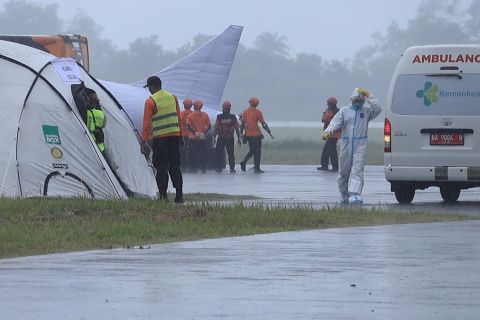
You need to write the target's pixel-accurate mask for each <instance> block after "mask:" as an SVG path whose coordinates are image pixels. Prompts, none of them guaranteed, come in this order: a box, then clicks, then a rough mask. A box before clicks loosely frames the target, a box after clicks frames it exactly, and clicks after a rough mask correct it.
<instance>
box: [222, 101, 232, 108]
mask: <svg viewBox="0 0 480 320" xmlns="http://www.w3.org/2000/svg"><path fill="white" fill-rule="evenodd" d="M231 107H232V103H231V102H230V101H229V100H225V101H223V103H222V108H226V109H230V108H231Z"/></svg>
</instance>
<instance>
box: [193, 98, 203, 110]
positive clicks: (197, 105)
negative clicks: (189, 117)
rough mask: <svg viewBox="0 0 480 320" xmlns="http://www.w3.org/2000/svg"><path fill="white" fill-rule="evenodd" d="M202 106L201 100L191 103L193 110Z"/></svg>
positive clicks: (200, 108)
mask: <svg viewBox="0 0 480 320" xmlns="http://www.w3.org/2000/svg"><path fill="white" fill-rule="evenodd" d="M202 107H203V102H202V100H195V102H194V103H193V108H194V109H195V110H202Z"/></svg>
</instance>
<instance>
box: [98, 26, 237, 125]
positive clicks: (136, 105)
mask: <svg viewBox="0 0 480 320" xmlns="http://www.w3.org/2000/svg"><path fill="white" fill-rule="evenodd" d="M242 30H243V27H241V26H230V27H228V28H227V29H226V30H225V31H224V32H222V33H221V34H219V35H218V36H216V37H215V38H213V39H211V40H210V41H209V42H207V43H206V44H204V45H203V46H201V47H200V48H198V49H197V50H195V51H194V52H192V53H191V54H189V55H188V56H186V57H185V58H183V59H182V60H180V61H178V62H176V63H174V64H172V65H171V66H169V67H167V68H165V69H163V70H161V71H159V72H157V73H154V74H152V75H157V76H159V77H160V79H161V80H162V87H163V89H166V90H168V91H170V92H172V93H173V94H175V95H176V96H177V97H178V98H179V101H180V102H181V101H183V100H184V99H186V98H190V99H192V100H196V99H200V100H202V101H203V103H204V104H203V108H202V111H204V112H207V113H208V114H209V115H210V117H211V118H214V117H216V115H217V113H218V111H217V110H219V106H220V104H221V99H222V95H223V90H224V88H225V84H226V82H227V79H228V75H229V73H230V69H231V67H232V64H233V60H234V58H235V53H236V51H237V47H238V42H239V41H240V36H241V34H242ZM148 76H151V75H147V77H148ZM147 77H145V78H144V79H142V80H139V81H137V82H135V83H132V84H119V83H115V82H109V81H103V80H102V81H101V83H102V84H103V85H104V86H105V87H106V88H107V89H108V91H110V92H111V93H112V94H113V95H114V96H115V98H116V99H117V100H118V101H119V102H120V104H121V105H122V106H123V108H124V109H125V111H126V112H127V113H128V114H129V116H130V118H131V119H132V120H133V122H134V124H135V128H137V130H138V131H139V132H141V130H142V127H143V124H142V120H143V109H144V103H145V100H146V99H147V98H148V97H149V95H150V93H149V92H148V90H147V89H144V88H143V85H144V84H145V83H146V79H147Z"/></svg>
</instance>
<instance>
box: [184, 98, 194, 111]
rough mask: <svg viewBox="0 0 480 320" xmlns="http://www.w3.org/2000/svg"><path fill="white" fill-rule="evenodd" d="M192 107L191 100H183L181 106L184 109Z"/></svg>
mask: <svg viewBox="0 0 480 320" xmlns="http://www.w3.org/2000/svg"><path fill="white" fill-rule="evenodd" d="M192 105H193V102H192V99H190V98H186V99H185V100H183V106H184V107H185V108H186V109H190V108H191V107H192Z"/></svg>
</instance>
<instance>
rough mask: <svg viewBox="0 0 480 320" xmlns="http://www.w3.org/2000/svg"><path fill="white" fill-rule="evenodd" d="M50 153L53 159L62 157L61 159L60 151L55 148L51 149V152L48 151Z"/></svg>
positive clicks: (61, 153)
mask: <svg viewBox="0 0 480 320" xmlns="http://www.w3.org/2000/svg"><path fill="white" fill-rule="evenodd" d="M50 152H51V153H52V156H53V157H54V158H55V159H62V157H63V152H62V150H60V149H59V148H57V147H54V148H52V150H50Z"/></svg>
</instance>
